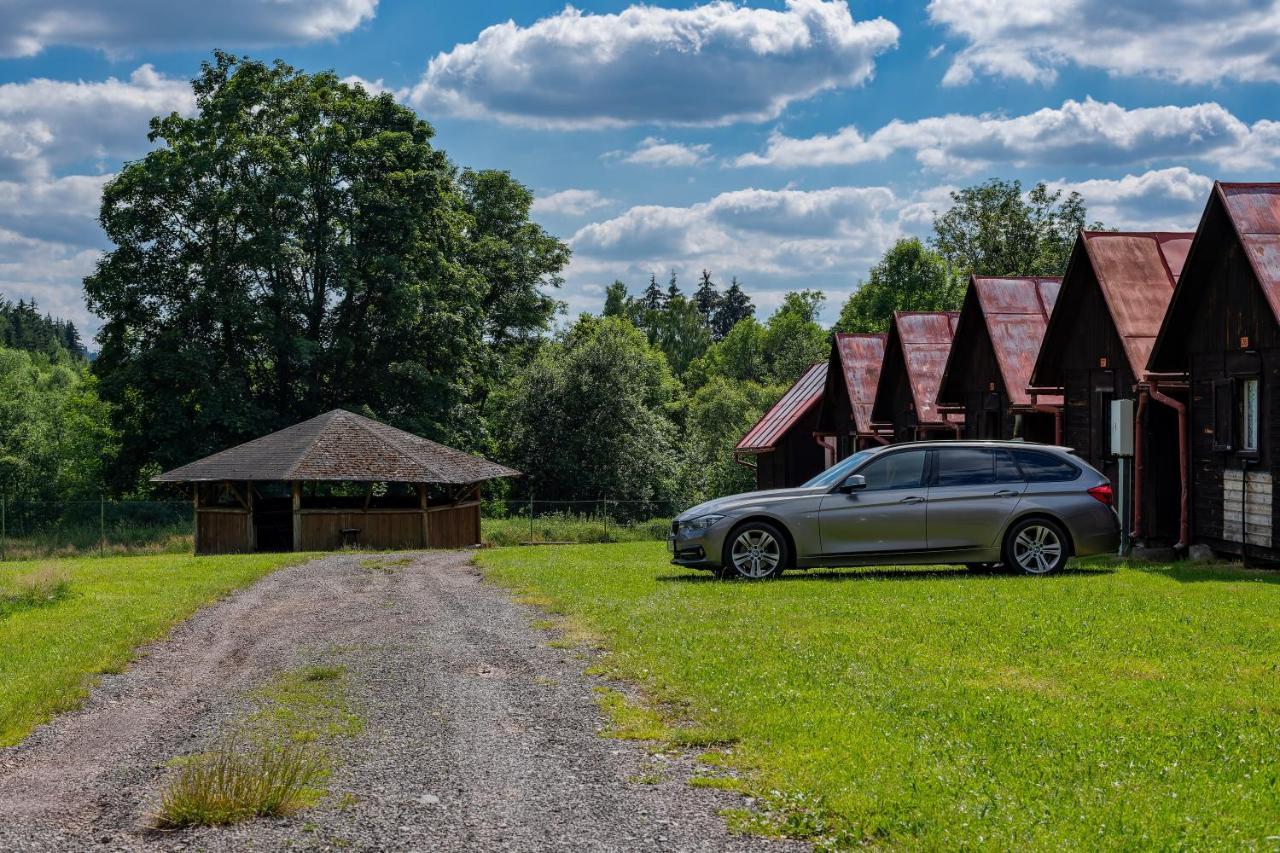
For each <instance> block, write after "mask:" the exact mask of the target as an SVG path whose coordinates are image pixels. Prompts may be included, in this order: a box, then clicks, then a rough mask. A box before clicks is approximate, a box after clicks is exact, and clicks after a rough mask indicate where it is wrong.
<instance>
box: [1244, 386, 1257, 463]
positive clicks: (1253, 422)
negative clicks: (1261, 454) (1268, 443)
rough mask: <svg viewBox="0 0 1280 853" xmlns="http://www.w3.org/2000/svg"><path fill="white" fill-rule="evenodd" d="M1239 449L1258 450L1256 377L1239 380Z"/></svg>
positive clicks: (1249, 451)
mask: <svg viewBox="0 0 1280 853" xmlns="http://www.w3.org/2000/svg"><path fill="white" fill-rule="evenodd" d="M1240 450H1241V451H1242V452H1244V453H1257V452H1258V379H1257V377H1252V378H1249V379H1243V380H1241V382H1240Z"/></svg>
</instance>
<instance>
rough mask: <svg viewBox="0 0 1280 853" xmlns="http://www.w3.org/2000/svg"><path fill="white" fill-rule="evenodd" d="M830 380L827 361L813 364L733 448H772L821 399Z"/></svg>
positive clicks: (740, 449)
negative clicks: (828, 378)
mask: <svg viewBox="0 0 1280 853" xmlns="http://www.w3.org/2000/svg"><path fill="white" fill-rule="evenodd" d="M826 381H827V363H826V362H825V361H820V362H818V363H817V364H814V365H812V366H811V367H810V368H809V369H808V370H806V371H805V372H804V374H803V375H802V376H801V377H800V378H799V379H797V380H796V384H794V385H792V386H791V387H790V388H788V389H787V393H785V394H783V395H782V399H780V400H779V401H778V402H776V403H774V404H773V407H772V408H770V409H769V411H767V412H765V413H764V417H762V418H760V420H759V421H757V422H756V425H755V426H753V427H752V428H751V429H749V430H747V434H746V435H744V436H743V437H742V440H741V441H739V442H738V446H737V447H735V448H734V450H736V451H739V452H744V453H763V452H765V451H768V450H773V448H774V447H775V446H776V445H777V443H778V440H779V439H781V438H782V437H783V436H784V435H786V434H787V431H788V430H789V429H791V427H793V426H795V423H796V421H798V420H800V418H801V417H803V416H804V414H805V412H807V411H809V410H810V409H812V408H813V407H814V406H815V405H817V404H818V401H819V400H821V399H822V388H823V386H824V385H825V384H826Z"/></svg>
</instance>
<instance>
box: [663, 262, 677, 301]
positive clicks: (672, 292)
mask: <svg viewBox="0 0 1280 853" xmlns="http://www.w3.org/2000/svg"><path fill="white" fill-rule="evenodd" d="M678 296H680V285H678V284H676V271H675V270H672V271H671V281H670V282H668V283H667V295H666V297H665V299H664V300H663V304H665V305H670V304H671V301H672V300H673V299H675V298H676V297H678Z"/></svg>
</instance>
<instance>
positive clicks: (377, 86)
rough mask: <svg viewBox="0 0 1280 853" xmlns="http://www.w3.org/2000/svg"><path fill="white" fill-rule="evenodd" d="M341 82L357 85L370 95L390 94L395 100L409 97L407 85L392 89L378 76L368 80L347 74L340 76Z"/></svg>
mask: <svg viewBox="0 0 1280 853" xmlns="http://www.w3.org/2000/svg"><path fill="white" fill-rule="evenodd" d="M342 82H343V83H346V84H347V85H349V86H359V87H360V88H362V89H364V90H365V91H366V92H368V93H369V94H370V95H391V96H392V97H393V98H395V99H396V100H397V101H403V100H404V99H405V98H407V97H409V89H408V87H407V86H406V87H401V88H399V89H393V88H391V87H390V86H388V85H387V84H386V83H384V82H383V81H382V78H381V77H379V78H378V79H377V80H368V79H365V78H364V77H361V76H360V75H358V74H349V75H347V76H346V77H343V78H342Z"/></svg>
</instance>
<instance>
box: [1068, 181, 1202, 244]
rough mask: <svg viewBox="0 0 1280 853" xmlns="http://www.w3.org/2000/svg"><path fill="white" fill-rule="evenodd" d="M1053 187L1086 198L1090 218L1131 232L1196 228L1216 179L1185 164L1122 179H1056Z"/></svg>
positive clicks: (1191, 229) (1110, 226) (1190, 229)
mask: <svg viewBox="0 0 1280 853" xmlns="http://www.w3.org/2000/svg"><path fill="white" fill-rule="evenodd" d="M1049 187H1050V189H1061V190H1065V191H1067V192H1071V191H1075V192H1078V193H1080V195H1081V196H1083V197H1084V200H1085V204H1086V205H1088V208H1089V218H1090V219H1096V220H1099V221H1101V222H1102V223H1103V224H1105V225H1106V226H1107V227H1109V228H1122V229H1125V230H1128V231H1194V230H1195V229H1196V224H1197V223H1198V221H1199V219H1200V213H1201V211H1203V210H1204V205H1205V202H1206V201H1208V199H1209V192H1210V191H1211V190H1212V189H1213V179H1212V178H1208V177H1205V176H1204V175H1199V174H1196V173H1195V172H1192V171H1191V170H1190V169H1187V168H1185V167H1183V166H1177V167H1174V168H1171V169H1160V170H1157V171H1151V172H1146V173H1144V174H1141V175H1125V176H1124V177H1123V178H1119V179H1115V180H1112V179H1106V178H1095V179H1090V180H1084V181H1053V182H1050V184H1049Z"/></svg>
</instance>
